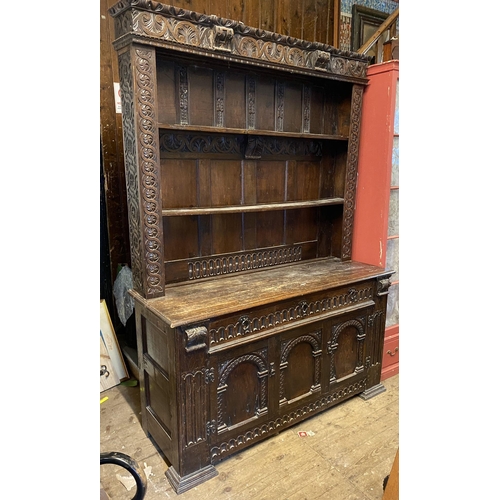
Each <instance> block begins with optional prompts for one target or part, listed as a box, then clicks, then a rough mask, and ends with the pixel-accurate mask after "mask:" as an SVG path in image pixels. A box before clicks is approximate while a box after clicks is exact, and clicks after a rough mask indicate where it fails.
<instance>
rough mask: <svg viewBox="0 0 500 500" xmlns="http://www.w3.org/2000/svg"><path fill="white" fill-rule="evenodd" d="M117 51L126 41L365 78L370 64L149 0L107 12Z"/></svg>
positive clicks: (128, 1)
mask: <svg viewBox="0 0 500 500" xmlns="http://www.w3.org/2000/svg"><path fill="white" fill-rule="evenodd" d="M110 13H111V15H112V16H113V17H114V18H115V32H116V39H117V40H116V42H115V45H116V46H117V48H118V47H119V46H121V45H124V44H126V43H128V40H127V37H128V36H133V37H135V39H139V38H147V39H150V40H153V41H155V42H156V43H157V44H164V45H166V46H174V47H179V49H181V48H182V47H185V49H186V50H190V51H193V50H196V51H200V52H213V53H217V52H219V53H221V54H222V55H226V54H227V55H228V56H233V57H238V58H239V59H242V60H248V62H254V63H255V64H258V65H269V64H271V65H280V66H285V67H293V68H295V69H302V70H305V71H307V72H309V73H311V72H312V73H329V74H334V75H339V76H345V77H351V78H365V76H366V69H367V67H368V64H369V61H370V59H369V58H368V57H367V56H364V55H361V54H357V53H355V52H348V51H341V50H339V49H336V48H334V47H332V46H330V45H326V44H323V43H319V42H310V41H306V40H300V39H298V38H294V37H290V36H286V35H281V34H278V33H273V32H270V31H266V30H261V29H258V28H252V27H249V26H246V25H244V24H243V23H242V22H240V21H234V20H230V19H225V18H219V17H217V16H214V15H206V14H200V13H196V12H193V11H190V10H186V9H180V8H177V7H173V6H171V5H165V4H162V3H158V2H154V1H151V0H122V1H120V2H119V3H117V4H116V5H115V6H113V7H112V8H111V9H110Z"/></svg>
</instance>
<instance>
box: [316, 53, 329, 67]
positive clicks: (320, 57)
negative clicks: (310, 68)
mask: <svg viewBox="0 0 500 500" xmlns="http://www.w3.org/2000/svg"><path fill="white" fill-rule="evenodd" d="M329 63H330V53H329V52H326V51H325V50H317V51H316V61H315V63H314V69H319V70H321V71H328V65H329Z"/></svg>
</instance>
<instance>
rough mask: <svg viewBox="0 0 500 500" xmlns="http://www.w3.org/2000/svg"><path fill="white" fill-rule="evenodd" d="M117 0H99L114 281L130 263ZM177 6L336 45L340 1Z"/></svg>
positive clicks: (192, 0)
mask: <svg viewBox="0 0 500 500" xmlns="http://www.w3.org/2000/svg"><path fill="white" fill-rule="evenodd" d="M116 3H117V0H101V7H100V10H101V11H100V21H101V44H100V52H101V61H100V62H101V89H100V93H101V147H102V163H103V173H104V191H105V193H104V197H105V200H106V210H107V219H108V227H107V230H108V237H109V259H110V269H111V279H112V281H113V282H114V280H115V278H116V274H117V271H118V265H119V264H121V263H128V264H129V265H130V250H129V237H128V217H127V199H126V189H125V167H124V161H123V143H122V121H121V114H117V113H116V111H115V102H114V90H113V82H118V81H119V78H118V59H117V56H116V53H115V50H114V48H113V46H112V42H113V40H114V25H113V19H112V18H111V16H110V15H109V14H108V9H109V8H110V7H111V6H113V5H115V4H116ZM164 3H168V4H170V5H173V6H174V7H179V8H182V9H187V10H193V11H195V12H200V13H203V14H214V15H216V16H218V17H224V18H227V19H233V20H236V21H241V22H243V23H244V24H246V25H247V26H252V27H257V28H260V29H264V30H268V31H274V32H277V33H280V34H284V35H288V36H292V37H295V38H300V39H304V40H310V41H316V42H321V43H326V44H329V45H333V46H334V47H338V46H339V29H338V26H339V18H340V0H170V1H165V2H164Z"/></svg>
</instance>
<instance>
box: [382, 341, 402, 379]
mask: <svg viewBox="0 0 500 500" xmlns="http://www.w3.org/2000/svg"><path fill="white" fill-rule="evenodd" d="M394 365H399V334H397V335H394V336H391V337H388V338H386V339H385V341H384V351H383V357H382V371H387V369H391V368H392V367H393V366H394Z"/></svg>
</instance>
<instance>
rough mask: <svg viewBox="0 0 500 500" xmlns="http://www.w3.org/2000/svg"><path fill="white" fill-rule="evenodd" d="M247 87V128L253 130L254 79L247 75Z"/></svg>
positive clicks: (254, 108) (254, 105) (254, 107)
mask: <svg viewBox="0 0 500 500" xmlns="http://www.w3.org/2000/svg"><path fill="white" fill-rule="evenodd" d="M246 85H247V90H246V92H247V128H248V129H249V130H255V111H256V103H255V77H254V76H252V75H248V76H247V78H246Z"/></svg>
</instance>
